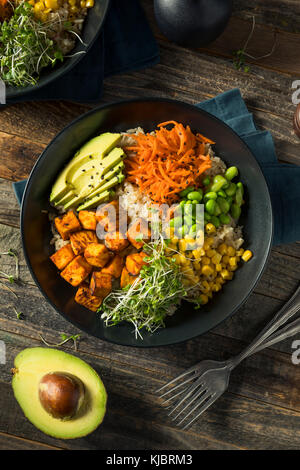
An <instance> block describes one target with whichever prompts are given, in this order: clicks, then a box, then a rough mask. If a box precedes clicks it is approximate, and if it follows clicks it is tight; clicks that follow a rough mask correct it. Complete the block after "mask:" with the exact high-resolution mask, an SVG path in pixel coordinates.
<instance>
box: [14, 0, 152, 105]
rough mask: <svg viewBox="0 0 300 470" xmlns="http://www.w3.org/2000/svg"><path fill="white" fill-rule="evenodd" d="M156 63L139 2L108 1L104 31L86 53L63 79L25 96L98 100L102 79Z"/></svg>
mask: <svg viewBox="0 0 300 470" xmlns="http://www.w3.org/2000/svg"><path fill="white" fill-rule="evenodd" d="M158 61H159V49H158V45H157V43H156V40H155V38H154V36H153V34H152V31H151V29H150V27H149V24H148V21H147V18H146V16H145V13H144V11H143V9H142V7H141V5H140V3H139V1H138V0H126V1H124V0H111V5H110V8H109V11H108V13H107V17H106V19H105V24H104V27H103V32H102V33H101V35H100V36H99V38H97V40H96V41H95V43H94V44H93V46H92V47H91V49H90V50H89V52H88V53H87V54H86V55H85V56H84V57H83V58H82V59H81V61H80V62H79V63H78V64H77V65H76V66H75V67H74V68H73V69H72V70H71V71H70V72H68V73H66V74H65V75H63V77H61V78H59V79H57V80H55V81H54V82H52V83H50V84H49V85H47V86H45V87H43V88H41V89H40V90H36V91H33V92H32V93H30V94H28V95H26V96H25V97H23V98H22V97H20V98H16V99H11V100H8V103H13V102H20V101H32V100H58V99H61V100H70V101H77V102H82V103H89V102H95V101H98V100H99V99H100V98H101V95H102V84H103V80H104V78H105V77H108V76H110V75H113V74H117V73H124V72H128V71H134V70H138V69H141V68H146V67H151V66H153V65H155V64H156V63H157V62H158Z"/></svg>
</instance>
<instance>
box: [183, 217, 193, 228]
mask: <svg viewBox="0 0 300 470" xmlns="http://www.w3.org/2000/svg"><path fill="white" fill-rule="evenodd" d="M183 222H184V225H187V226H188V227H190V226H191V225H193V218H192V217H191V216H189V215H185V216H184V219H183Z"/></svg>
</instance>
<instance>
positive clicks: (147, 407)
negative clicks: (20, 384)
mask: <svg viewBox="0 0 300 470" xmlns="http://www.w3.org/2000/svg"><path fill="white" fill-rule="evenodd" d="M1 337H2V338H4V340H5V341H6V344H7V358H8V359H7V364H6V366H4V370H3V373H2V375H1V382H2V383H1V390H3V391H4V394H3V403H4V406H3V408H2V409H1V410H0V415H1V419H0V423H1V424H0V430H1V431H2V432H7V433H10V432H11V430H12V429H14V430H15V421H16V420H17V421H18V430H17V433H18V435H19V436H22V437H26V436H28V435H29V436H30V437H31V439H36V440H38V441H40V442H47V443H50V444H52V445H57V446H59V447H64V448H74V446H76V448H95V445H96V446H100V447H97V448H104V449H111V448H114V447H115V446H116V444H114V442H116V441H112V437H114V439H118V441H117V445H118V448H119V449H120V450H121V449H124V448H125V449H128V448H130V447H129V446H128V444H130V445H132V443H133V442H135V445H137V447H134V448H136V449H143V448H155V449H163V448H167V449H198V448H200V449H202V448H265V449H271V448H276V445H277V446H278V444H279V445H280V448H282V449H284V448H296V446H297V444H298V442H299V436H300V434H299V433H300V431H299V429H298V428H297V426H296V423H297V420H298V419H299V413H298V412H295V411H292V410H287V409H286V408H281V407H279V406H275V405H270V404H269V403H266V402H263V401H254V400H253V399H251V398H247V397H244V396H242V395H240V387H241V383H240V382H239V380H240V379H239V380H237V382H236V383H235V385H234V380H235V379H234V377H233V381H232V384H233V385H231V387H233V389H232V390H230V389H229V392H228V393H226V395H224V396H223V397H222V398H221V399H220V400H219V401H218V402H217V403H216V404H215V405H214V407H212V408H211V409H210V410H208V411H207V413H205V414H204V415H203V417H202V418H201V420H200V421H199V422H198V423H196V424H195V425H193V426H192V428H191V430H189V431H186V432H183V431H180V430H177V429H176V428H174V427H173V426H172V424H171V422H170V421H169V419H168V418H167V417H166V416H165V414H164V412H163V413H162V411H161V409H160V407H159V405H158V402H157V399H156V398H155V396H154V395H153V394H152V393H151V391H152V390H153V389H155V388H156V387H157V386H159V385H161V384H162V383H164V381H165V380H166V379H167V378H168V377H169V373H170V370H169V369H168V368H166V369H163V370H159V369H156V370H155V372H153V371H149V370H147V371H146V370H143V371H137V370H136V365H130V364H128V365H127V366H126V367H124V365H122V364H119V365H118V364H117V363H116V362H114V361H112V360H105V358H103V357H100V358H99V357H97V356H95V355H94V354H92V355H91V354H86V353H85V352H83V351H80V353H79V354H80V357H81V358H82V359H83V360H86V361H87V362H89V363H90V364H91V365H92V366H93V367H94V368H95V369H96V370H97V371H99V372H100V374H101V376H102V379H103V381H104V383H105V386H106V388H107V391H108V396H109V403H108V411H107V417H106V419H105V420H104V423H103V425H102V426H101V427H100V428H99V429H98V430H97V431H96V432H95V433H93V434H92V435H90V436H89V437H87V438H85V439H79V440H76V442H75V443H74V442H71V441H61V440H56V439H52V438H49V437H47V436H44V435H42V433H40V432H39V431H38V430H35V429H34V428H33V426H32V425H31V424H30V423H28V421H27V420H26V419H25V418H24V417H23V415H22V413H21V411H20V410H19V407H18V405H17V404H16V403H15V400H14V398H13V396H12V392H11V389H10V385H9V382H10V372H9V369H10V367H11V366H12V361H13V357H14V356H15V355H16V353H17V352H18V351H19V350H20V349H22V348H23V347H24V346H25V344H26V342H27V343H28V344H29V345H30V346H34V345H36V344H37V343H36V341H32V340H30V341H28V339H27V340H26V338H24V337H21V336H16V335H11V336H10V337H8V336H7V334H4V336H2V335H1ZM209 343H210V344H211V341H210V342H209ZM223 348H224V345H222V350H224V349H223ZM258 356H260V355H258ZM258 356H256V359H255V358H254V357H253V358H251V359H249V361H250V362H251V364H250V371H251V366H252V367H254V368H255V366H254V364H255V361H257V358H258ZM283 359H284V358H283ZM249 361H248V362H249ZM253 361H254V363H253ZM261 361H262V362H263V363H267V367H266V370H267V373H266V375H267V377H266V381H267V382H268V384H270V383H272V382H274V381H275V383H276V381H277V380H278V377H279V376H281V375H282V380H283V381H284V380H290V379H292V383H291V388H292V389H293V390H294V391H295V390H297V385H298V382H299V374H298V376H297V382H295V379H294V378H293V377H292V374H291V376H287V377H285V376H284V375H283V374H282V370H281V367H284V366H283V363H284V362H285V361H283V362H282V358H280V359H279V362H280V364H281V367H280V368H278V366H277V365H276V364H274V363H273V362H272V361H273V359H272V361H270V362H268V358H267V357H266V356H265V357H263V358H261ZM286 363H287V366H289V363H288V361H286ZM270 366H271V368H269V367H270ZM173 367H174V365H173ZM289 368H290V369H291V366H289ZM278 369H279V371H280V372H278ZM177 370H178V368H177ZM248 374H249V364H248V367H247V374H246V371H243V372H242V373H241V372H240V374H239V377H240V378H242V379H243V382H245V381H246V382H247V380H248V379H249V375H248ZM250 374H251V372H250ZM263 374H264V370H263V369H262V370H261V373H260V374H259V375H257V371H256V370H253V377H252V380H253V379H254V383H255V387H253V388H254V392H255V390H257V389H259V384H260V380H261V375H263ZM270 379H272V380H270ZM278 385H279V387H280V388H279V390H278V394H277V395H278V399H279V400H280V399H281V398H282V388H283V387H282V384H280V383H279V384H278ZM295 386H296V387H295ZM294 387H295V388H294ZM262 388H263V390H265V387H264V386H262ZM275 389H276V387H275ZM236 392H238V394H237V393H236ZM270 393H271V394H272V390H271V392H270ZM295 395H297V393H295ZM264 398H265V397H264ZM296 399H298V398H297V397H296ZM297 403H298V404H299V399H298V402H297ZM8 410H9V412H8ZM250 410H251V413H250ZM274 417H276V419H274ZM137 429H138V430H139V432H138V436H137V433H136V430H137ZM150 429H152V432H149V431H150ZM154 430H155V432H153V431H154ZM100 438H101V439H100ZM107 445H108V447H107ZM112 446H113V447H112ZM289 446H290V447H289Z"/></svg>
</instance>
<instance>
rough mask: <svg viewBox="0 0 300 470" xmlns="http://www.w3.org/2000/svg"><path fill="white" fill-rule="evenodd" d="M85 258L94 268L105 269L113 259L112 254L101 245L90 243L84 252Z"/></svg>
mask: <svg viewBox="0 0 300 470" xmlns="http://www.w3.org/2000/svg"><path fill="white" fill-rule="evenodd" d="M84 257H85V259H86V260H87V262H88V263H89V264H91V265H92V266H96V267H97V268H103V267H104V266H105V265H106V264H107V263H108V261H109V260H110V259H111V254H110V252H109V251H108V249H107V248H106V246H104V245H101V243H90V244H89V245H88V246H87V247H86V249H85V250H84Z"/></svg>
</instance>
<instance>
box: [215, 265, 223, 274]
mask: <svg viewBox="0 0 300 470" xmlns="http://www.w3.org/2000/svg"><path fill="white" fill-rule="evenodd" d="M216 271H217V272H218V273H219V272H221V271H222V265H221V264H220V263H217V264H216Z"/></svg>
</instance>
